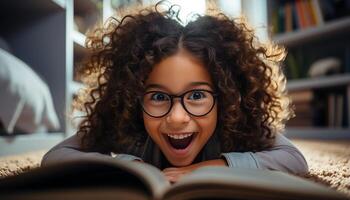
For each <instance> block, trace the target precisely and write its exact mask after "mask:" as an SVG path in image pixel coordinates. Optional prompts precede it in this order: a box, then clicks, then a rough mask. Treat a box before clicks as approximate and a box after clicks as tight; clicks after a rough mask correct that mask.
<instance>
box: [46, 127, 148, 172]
mask: <svg viewBox="0 0 350 200" xmlns="http://www.w3.org/2000/svg"><path fill="white" fill-rule="evenodd" d="M80 141H81V137H79V136H78V135H76V134H75V135H73V136H71V137H69V138H67V139H66V140H64V141H62V142H61V143H59V144H58V145H56V146H54V147H53V148H52V149H50V150H49V151H48V152H47V153H46V154H45V155H44V157H43V159H42V161H41V165H42V166H44V165H50V164H53V163H59V162H64V161H69V160H76V159H79V158H96V157H105V158H107V159H115V158H116V159H120V160H139V161H142V160H141V159H140V158H138V157H136V156H133V155H128V154H115V155H113V157H114V158H113V157H112V156H111V155H107V154H102V153H97V152H84V151H83V150H82V148H81V145H80Z"/></svg>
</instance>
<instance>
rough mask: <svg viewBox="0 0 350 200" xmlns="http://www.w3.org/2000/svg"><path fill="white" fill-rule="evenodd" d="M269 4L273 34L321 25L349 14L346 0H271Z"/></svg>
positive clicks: (349, 6) (348, 4)
mask: <svg viewBox="0 0 350 200" xmlns="http://www.w3.org/2000/svg"><path fill="white" fill-rule="evenodd" d="M270 5H272V6H271V8H270V9H271V12H270V13H271V16H270V18H271V23H272V26H273V33H274V34H279V33H287V32H292V31H295V30H299V29H306V28H309V27H316V26H322V25H323V24H325V23H326V22H328V21H331V20H335V19H339V18H342V17H346V16H350V2H349V1H347V0H283V1H273V2H272V3H270Z"/></svg>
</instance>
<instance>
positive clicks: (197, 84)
mask: <svg viewBox="0 0 350 200" xmlns="http://www.w3.org/2000/svg"><path fill="white" fill-rule="evenodd" d="M201 85H207V86H209V87H210V88H211V89H213V86H212V85H211V84H210V83H208V82H191V83H190V84H188V85H187V87H186V88H188V87H193V86H201ZM149 88H155V89H162V90H166V91H170V90H169V89H168V88H167V87H165V86H163V85H160V84H156V83H153V84H149V85H147V86H146V88H145V89H146V90H148V89H149Z"/></svg>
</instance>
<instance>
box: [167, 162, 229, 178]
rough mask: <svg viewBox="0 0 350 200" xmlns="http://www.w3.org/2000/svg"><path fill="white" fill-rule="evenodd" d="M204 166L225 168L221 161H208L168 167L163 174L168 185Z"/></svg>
mask: <svg viewBox="0 0 350 200" xmlns="http://www.w3.org/2000/svg"><path fill="white" fill-rule="evenodd" d="M205 166H227V164H226V162H225V161H224V160H223V159H217V160H208V161H204V162H200V163H196V164H193V165H188V166H186V167H169V168H166V169H164V170H163V174H164V176H165V177H166V179H168V181H169V182H170V183H175V182H177V181H178V180H179V179H180V178H181V177H182V176H184V175H185V174H188V173H191V172H192V171H194V170H196V169H198V168H200V167H205Z"/></svg>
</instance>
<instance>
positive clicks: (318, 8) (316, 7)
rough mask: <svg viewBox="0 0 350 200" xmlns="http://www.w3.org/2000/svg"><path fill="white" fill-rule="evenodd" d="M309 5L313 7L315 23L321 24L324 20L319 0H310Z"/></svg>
mask: <svg viewBox="0 0 350 200" xmlns="http://www.w3.org/2000/svg"><path fill="white" fill-rule="evenodd" d="M311 7H312V8H313V10H314V13H315V17H316V24H317V25H323V24H324V20H323V14H322V10H321V6H320V2H319V0H311Z"/></svg>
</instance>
